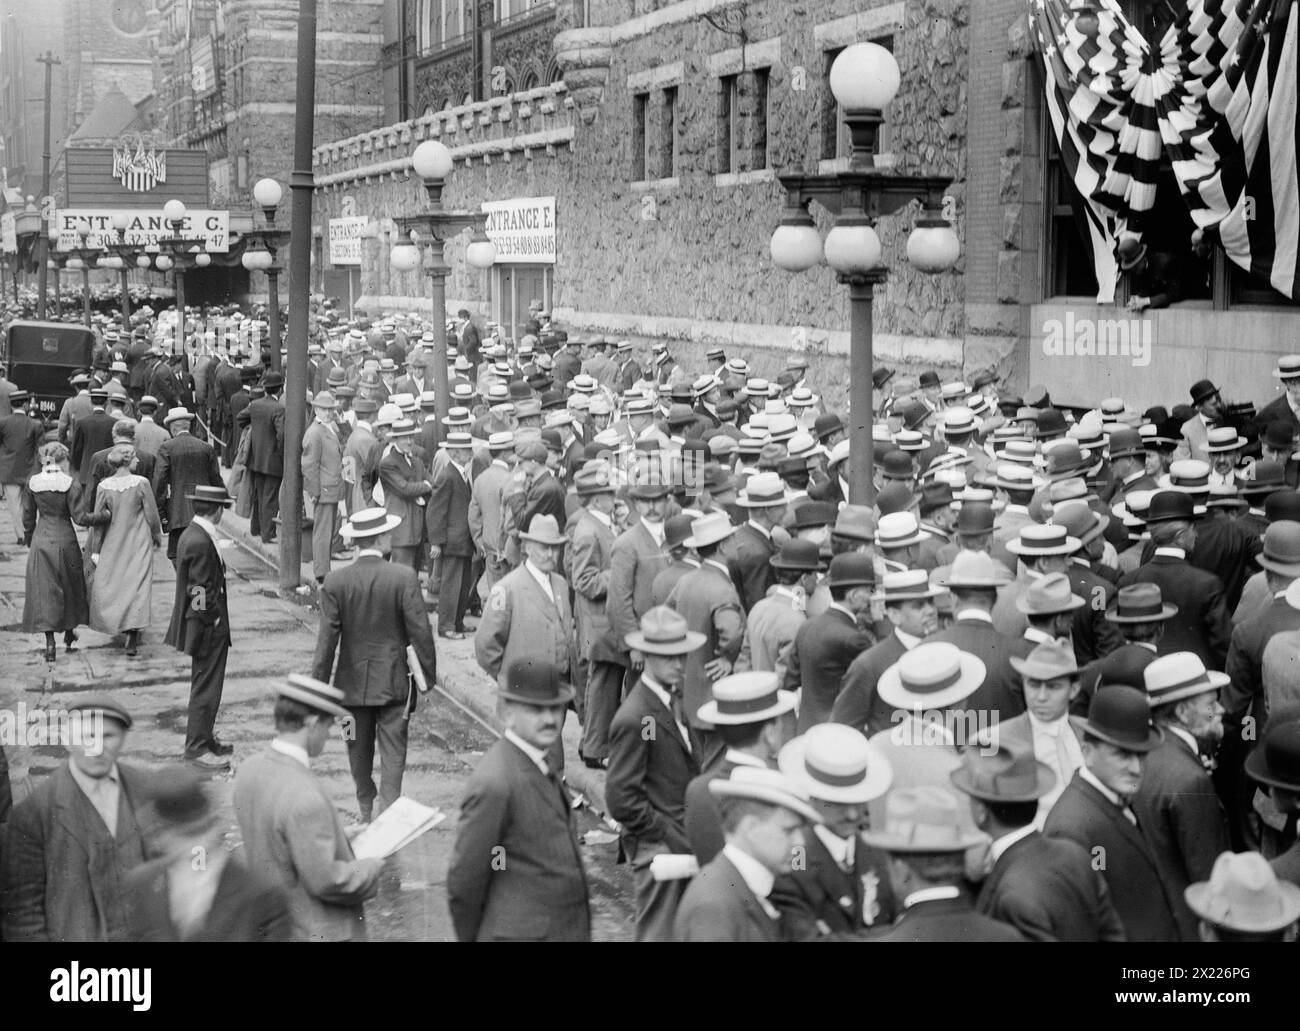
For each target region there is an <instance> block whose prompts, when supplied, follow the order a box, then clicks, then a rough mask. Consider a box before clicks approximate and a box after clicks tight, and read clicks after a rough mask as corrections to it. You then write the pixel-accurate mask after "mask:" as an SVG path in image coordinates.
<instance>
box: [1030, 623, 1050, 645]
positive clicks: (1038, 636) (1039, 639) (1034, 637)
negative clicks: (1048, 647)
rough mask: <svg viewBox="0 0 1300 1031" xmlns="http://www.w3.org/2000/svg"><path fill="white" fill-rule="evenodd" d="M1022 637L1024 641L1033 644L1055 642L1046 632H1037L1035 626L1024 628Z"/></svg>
mask: <svg viewBox="0 0 1300 1031" xmlns="http://www.w3.org/2000/svg"><path fill="white" fill-rule="evenodd" d="M1024 637H1025V640H1026V641H1033V642H1034V643H1035V644H1050V643H1051V642H1052V641H1055V640H1056V638H1054V637H1053V636H1052V635H1051V634H1049V633H1048V632H1047V631H1046V630H1039V629H1038V627H1036V626H1027V627H1025V634H1024Z"/></svg>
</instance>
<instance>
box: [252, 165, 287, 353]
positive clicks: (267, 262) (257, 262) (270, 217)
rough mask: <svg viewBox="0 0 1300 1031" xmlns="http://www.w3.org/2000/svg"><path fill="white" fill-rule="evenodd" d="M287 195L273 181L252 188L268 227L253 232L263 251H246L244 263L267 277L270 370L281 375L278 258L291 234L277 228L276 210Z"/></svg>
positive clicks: (264, 180)
mask: <svg viewBox="0 0 1300 1031" xmlns="http://www.w3.org/2000/svg"><path fill="white" fill-rule="evenodd" d="M283 195H284V191H283V190H282V189H281V188H280V184H279V183H278V182H276V181H275V180H274V179H259V180H258V181H257V183H256V184H255V185H254V186H253V200H255V201H256V202H257V203H258V205H259V206H260V207H261V209H262V215H263V217H264V218H265V219H266V225H264V226H262V227H261V228H259V229H254V230H253V231H252V233H251V234H250V235H251V236H253V237H255V238H256V239H257V240H259V241H260V243H261V245H262V249H260V250H251V251H246V252H245V253H244V256H243V258H242V259H240V260H241V263H242V264H243V266H244V268H246V269H248V271H250V272H255V271H261V272H265V273H266V294H267V309H268V310H267V326H268V330H269V335H270V346H271V368H272V370H274V371H275V372H280V371H281V367H282V362H281V360H280V265H279V263H278V262H277V261H276V256H277V253H278V251H279V250H280V248H281V247H282V246H283V245H284V242H285V241H286V240H287V239H288V238H289V230H287V229H281V228H279V227H278V226H276V224H275V209H276V208H278V207H279V206H280V199H281V198H282V197H283Z"/></svg>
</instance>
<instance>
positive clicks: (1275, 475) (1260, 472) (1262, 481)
mask: <svg viewBox="0 0 1300 1031" xmlns="http://www.w3.org/2000/svg"><path fill="white" fill-rule="evenodd" d="M1269 428H1270V429H1271V428H1272V427H1271V426H1270V427H1269ZM1278 490H1286V470H1285V469H1283V467H1282V463H1281V462H1256V463H1255V475H1254V477H1253V478H1252V479H1249V480H1240V481H1238V483H1237V493H1239V494H1240V495H1242V496H1243V497H1246V498H1254V497H1262V496H1265V495H1268V494H1272V493H1273V492H1274V491H1278Z"/></svg>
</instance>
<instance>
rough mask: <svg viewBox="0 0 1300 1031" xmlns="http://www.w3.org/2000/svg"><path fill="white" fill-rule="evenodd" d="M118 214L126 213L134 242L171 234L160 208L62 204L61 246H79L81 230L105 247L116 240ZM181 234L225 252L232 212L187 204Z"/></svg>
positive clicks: (59, 216)
mask: <svg viewBox="0 0 1300 1031" xmlns="http://www.w3.org/2000/svg"><path fill="white" fill-rule="evenodd" d="M118 214H122V215H125V216H126V217H127V225H126V242H127V243H128V244H131V245H132V246H136V247H149V246H151V245H153V244H156V243H159V242H160V241H162V240H166V239H170V238H171V235H172V228H171V226H169V225H168V224H167V219H166V218H164V217H163V213H162V209H161V208H160V209H159V210H157V211H143V210H140V209H138V208H135V209H128V208H122V209H108V208H60V209H59V210H58V211H57V212H55V215H54V217H55V224H56V225H57V226H58V227H59V245H58V249H59V250H61V251H70V250H72V249H73V248H74V247H76V246H77V234H78V233H80V232H84V233H86V246H87V247H105V246H107V245H108V244H113V243H117V242H118V241H117V232H116V231H115V230H114V229H113V216H115V215H118ZM181 236H183V237H185V239H186V240H188V241H190V246H198V245H201V246H202V247H203V249H204V250H206V251H209V252H211V253H214V254H224V253H226V252H227V251H228V250H230V212H229V211H198V210H195V209H194V208H187V209H186V211H185V218H184V220H183V221H182V222H181Z"/></svg>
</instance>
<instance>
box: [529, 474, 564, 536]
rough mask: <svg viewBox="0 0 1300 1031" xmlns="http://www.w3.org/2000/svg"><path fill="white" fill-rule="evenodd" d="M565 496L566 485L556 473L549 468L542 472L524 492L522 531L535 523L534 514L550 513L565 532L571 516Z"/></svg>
mask: <svg viewBox="0 0 1300 1031" xmlns="http://www.w3.org/2000/svg"><path fill="white" fill-rule="evenodd" d="M564 498H565V494H564V487H563V486H562V485H561V483H560V481H559V480H557V479H556V478H555V475H554V473H552V472H551V471H550V470H549V469H548V470H547V471H545V472H543V473H540V474H539V475H538V476H537V478H536V479H534V480H533V482H532V483H530V484H529V485H528V490H527V491H526V492H525V493H524V507H523V511H522V514H521V515H520V517H519V529H520V531H521V532H527V530H528V528H529V527H530V526H532V524H533V516H539V515H549V516H555V521H556V522H557V523H559V524H560V532H561V533H563V532H564V527H565V524H566V523H567V522H568V518H569V516H568V510H567V508H566V506H565V503H564Z"/></svg>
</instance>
